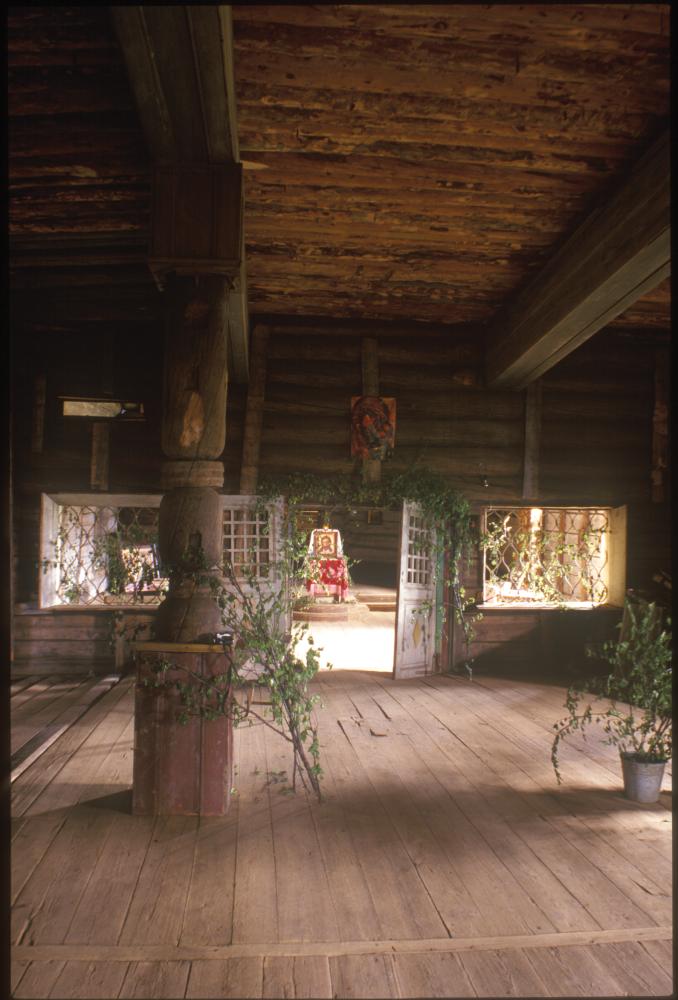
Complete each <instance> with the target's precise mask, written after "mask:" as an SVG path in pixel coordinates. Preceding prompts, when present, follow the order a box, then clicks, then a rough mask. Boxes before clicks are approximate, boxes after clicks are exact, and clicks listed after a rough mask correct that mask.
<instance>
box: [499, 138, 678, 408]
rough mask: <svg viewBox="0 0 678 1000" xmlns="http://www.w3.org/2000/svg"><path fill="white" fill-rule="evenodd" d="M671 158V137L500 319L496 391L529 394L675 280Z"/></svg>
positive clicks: (649, 153) (645, 159)
mask: <svg viewBox="0 0 678 1000" xmlns="http://www.w3.org/2000/svg"><path fill="white" fill-rule="evenodd" d="M669 151H670V137H669V133H668V132H665V133H664V134H663V135H662V136H661V137H660V138H659V139H658V140H657V141H656V142H655V143H654V144H653V146H652V147H651V148H650V149H649V150H648V151H647V152H646V154H645V155H644V156H643V157H641V159H640V160H639V161H638V162H637V164H636V165H635V166H634V167H633V169H632V170H631V171H630V172H629V174H628V176H627V177H626V179H625V181H624V182H623V183H622V185H621V186H620V187H619V188H618V189H617V190H616V192H615V193H614V195H613V196H612V197H611V198H610V199H609V200H607V201H606V202H604V203H603V204H602V205H600V206H599V207H597V208H596V209H595V210H594V211H593V212H592V213H591V215H590V216H589V217H588V218H587V219H586V220H585V222H584V223H583V224H582V225H581V226H580V227H579V228H578V229H577V230H576V231H575V232H574V233H573V235H572V236H571V237H570V238H569V239H568V240H567V242H566V243H565V244H564V245H563V246H562V247H561V248H560V249H559V250H558V251H557V252H556V253H555V255H554V256H553V257H552V258H551V259H550V260H549V261H548V263H547V264H546V266H545V267H544V268H543V269H542V270H541V271H540V273H539V274H538V275H537V277H536V278H534V279H533V280H532V281H531V282H530V283H529V285H527V286H526V287H525V288H524V290H523V291H522V292H521V293H520V294H519V295H518V296H517V298H516V299H515V300H514V301H513V303H512V304H511V306H510V307H509V308H507V309H506V310H505V311H503V312H502V314H501V315H500V316H499V317H498V319H497V321H496V322H495V323H494V324H493V326H492V328H491V330H490V331H489V335H488V349H487V358H486V375H487V383H488V385H490V386H496V387H503V388H514V389H521V388H524V387H525V386H526V385H528V384H529V383H530V382H532V381H534V379H536V378H538V377H539V376H540V375H542V374H543V373H544V372H546V371H548V369H549V368H551V367H553V365H555V364H557V362H559V361H561V360H562V359H563V358H564V357H565V356H566V355H568V354H569V353H570V352H571V351H573V350H574V349H575V348H576V347H578V346H579V345H580V344H582V343H583V342H584V341H585V340H587V339H588V338H589V337H591V336H592V335H593V334H594V333H596V332H597V331H598V330H600V329H601V327H603V326H605V325H606V324H608V323H610V322H611V321H612V320H613V319H615V317H616V316H619V315H620V313H622V312H623V311H624V310H625V309H627V308H628V307H629V306H630V305H632V304H633V303H634V302H636V301H637V300H638V299H639V298H640V297H641V296H642V295H644V294H645V293H646V292H649V291H651V290H652V289H653V288H654V287H655V286H657V285H658V284H659V283H660V282H661V281H663V280H664V279H665V278H666V277H667V275H668V274H669V273H670V269H671V223H670V197H671V192H670V158H669Z"/></svg>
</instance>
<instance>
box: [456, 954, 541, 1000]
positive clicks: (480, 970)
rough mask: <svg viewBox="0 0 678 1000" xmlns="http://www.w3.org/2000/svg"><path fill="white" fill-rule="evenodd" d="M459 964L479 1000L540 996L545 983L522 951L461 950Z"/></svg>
mask: <svg viewBox="0 0 678 1000" xmlns="http://www.w3.org/2000/svg"><path fill="white" fill-rule="evenodd" d="M459 959H460V961H461V964H462V965H463V967H464V970H465V972H466V974H467V975H468V977H469V979H470V981H471V984H472V986H473V988H474V990H475V991H476V994H477V995H478V996H479V997H543V996H544V992H545V984H544V982H543V980H542V979H541V978H540V976H539V975H538V973H537V972H536V971H535V969H534V966H532V965H531V964H530V962H529V960H528V959H527V957H526V956H525V953H524V952H522V951H510V952H501V951H465V952H462V953H461V955H460V956H459Z"/></svg>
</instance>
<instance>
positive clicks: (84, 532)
mask: <svg viewBox="0 0 678 1000" xmlns="http://www.w3.org/2000/svg"><path fill="white" fill-rule="evenodd" d="M160 500H161V497H160V496H158V495H157V494H144V495H141V494H139V495H137V494H130V495H121V494H111V493H109V494H105V493H104V494H102V493H60V494H55V495H52V496H49V495H47V494H43V496H42V519H41V528H40V531H41V538H40V546H41V562H42V571H41V573H40V607H42V608H56V607H62V608H67V607H71V608H72V607H76V608H77V607H89V608H98V607H102V608H110V607H125V606H127V605H138V604H140V603H141V604H143V605H145V606H149V607H153V606H156V605H158V604H160V602H161V601H162V599H163V597H164V594H165V592H166V591H167V584H168V581H167V580H166V579H165V578H164V577H163V576H162V573H161V567H160V564H159V557H158V544H157V539H158V510H159V507H160ZM222 503H223V519H224V520H223V525H224V528H223V530H224V535H223V538H224V559H228V560H232V561H233V563H234V565H235V567H236V572H238V573H239V574H240V575H243V576H245V575H247V574H249V573H253V574H254V575H255V576H258V577H259V578H263V577H268V576H269V575H270V569H271V565H272V563H273V561H274V549H273V546H274V540H275V536H276V531H275V530H274V527H273V526H274V523H277V522H275V515H274V513H273V512H274V509H275V505H269V509H268V510H259V509H258V508H257V507H256V506H255V503H254V502H253V498H251V497H245V496H223V497H222Z"/></svg>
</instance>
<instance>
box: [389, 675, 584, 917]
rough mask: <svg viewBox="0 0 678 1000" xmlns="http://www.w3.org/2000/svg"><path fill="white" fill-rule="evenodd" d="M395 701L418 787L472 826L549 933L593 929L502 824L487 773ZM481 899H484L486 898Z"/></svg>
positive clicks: (499, 795) (435, 726)
mask: <svg viewBox="0 0 678 1000" xmlns="http://www.w3.org/2000/svg"><path fill="white" fill-rule="evenodd" d="M400 697H402V695H398V694H397V693H394V699H393V700H392V701H391V702H389V704H388V710H389V711H391V712H393V713H394V717H395V719H396V721H397V724H398V726H401V727H404V729H405V732H406V733H407V735H408V737H409V739H410V743H411V747H410V754H411V755H412V756H413V760H416V758H419V759H420V761H421V762H422V763H423V764H424V765H426V767H427V768H428V774H426V773H425V772H422V771H421V770H418V771H417V774H418V780H417V784H418V785H419V787H420V788H422V787H426V786H427V787H429V788H430V789H431V794H432V795H433V794H434V791H435V783H434V782H436V781H437V782H438V783H439V784H440V786H441V789H444V791H445V793H446V794H447V795H448V796H449V797H450V799H451V800H453V802H454V803H455V805H456V807H457V808H458V810H459V811H460V813H462V814H463V815H464V816H465V817H466V819H467V820H468V821H469V823H470V824H472V826H473V829H474V832H475V836H476V838H477V841H478V845H480V844H482V842H483V841H485V842H486V843H487V845H488V848H490V849H491V850H492V852H493V853H494V854H495V855H496V857H497V858H498V859H499V861H500V862H501V863H502V864H503V865H504V866H505V867H507V868H508V869H510V871H511V872H512V874H513V876H514V877H515V879H516V880H517V881H518V882H519V883H520V885H521V887H522V888H523V890H524V891H525V892H526V893H528V895H529V896H530V898H531V899H532V900H534V902H535V903H536V904H537V905H538V906H539V908H540V910H541V911H542V913H543V914H544V915H545V917H547V919H548V920H549V921H550V923H551V925H552V926H553V927H555V928H557V929H558V930H561V931H566V930H581V929H583V928H585V927H589V928H591V929H594V928H596V927H598V924H597V922H596V921H595V920H594V919H593V918H592V917H591V915H590V914H589V913H588V912H587V911H586V909H585V908H584V907H583V906H582V904H581V903H580V902H579V901H578V900H577V899H576V898H575V897H574V896H573V895H572V893H571V892H569V891H568V890H567V888H566V887H565V886H564V885H563V883H562V882H561V881H560V880H559V879H558V878H557V877H556V876H555V875H554V874H553V873H552V872H551V871H550V869H549V868H548V867H547V866H546V865H544V863H543V862H542V861H541V860H540V859H539V858H538V857H537V856H536V855H535V854H534V852H532V851H531V850H530V848H529V846H528V845H527V844H526V843H525V841H524V840H523V839H522V838H521V837H520V836H519V835H518V834H517V833H516V831H515V830H514V829H513V828H512V827H511V825H510V824H509V823H508V822H507V821H506V818H505V816H503V815H502V809H501V805H502V803H503V801H504V797H505V793H503V792H502V790H501V789H499V788H497V785H496V783H493V782H491V781H488V780H487V777H486V768H485V767H484V766H483V765H482V763H481V762H480V761H479V760H478V758H477V757H476V756H475V755H474V754H473V753H472V752H471V751H470V750H469V749H468V748H467V747H466V746H465V745H464V744H463V743H462V742H461V741H459V740H454V739H453V737H452V736H451V734H450V733H449V732H448V731H447V729H446V728H445V727H444V726H443V725H442V724H441V723H439V722H437V720H435V719H432V718H431V717H430V716H429V715H428V714H426V716H424V720H425V721H423V722H421V723H420V721H419V718H420V717H421V712H420V711H417V703H416V702H413V703H412V704H413V705H414V706H415V707H414V708H413V710H412V711H413V713H414V714H407V713H404V712H401V713H398V709H397V707H396V706H398V698H400ZM415 766H416V765H415ZM513 799H515V797H513ZM474 881H475V880H474ZM476 885H477V883H476ZM488 891H489V890H488ZM484 898H485V899H486V900H487V899H488V898H489V897H488V893H485V894H484ZM495 916H496V914H495Z"/></svg>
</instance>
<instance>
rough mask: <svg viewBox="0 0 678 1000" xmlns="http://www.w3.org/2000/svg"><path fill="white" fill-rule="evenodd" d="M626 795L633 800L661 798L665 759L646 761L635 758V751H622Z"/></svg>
mask: <svg viewBox="0 0 678 1000" xmlns="http://www.w3.org/2000/svg"><path fill="white" fill-rule="evenodd" d="M621 763H622V774H623V776H624V795H625V796H626V798H627V799H631V800H632V801H633V802H645V803H650V802H656V801H657V800H658V798H659V791H660V789H661V784H662V778H663V777H664V768H665V766H666V762H665V761H663V760H662V761H659V762H656V763H646V762H645V761H639V760H636V759H635V755H634V754H633V753H628V752H627V753H622V754H621Z"/></svg>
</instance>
